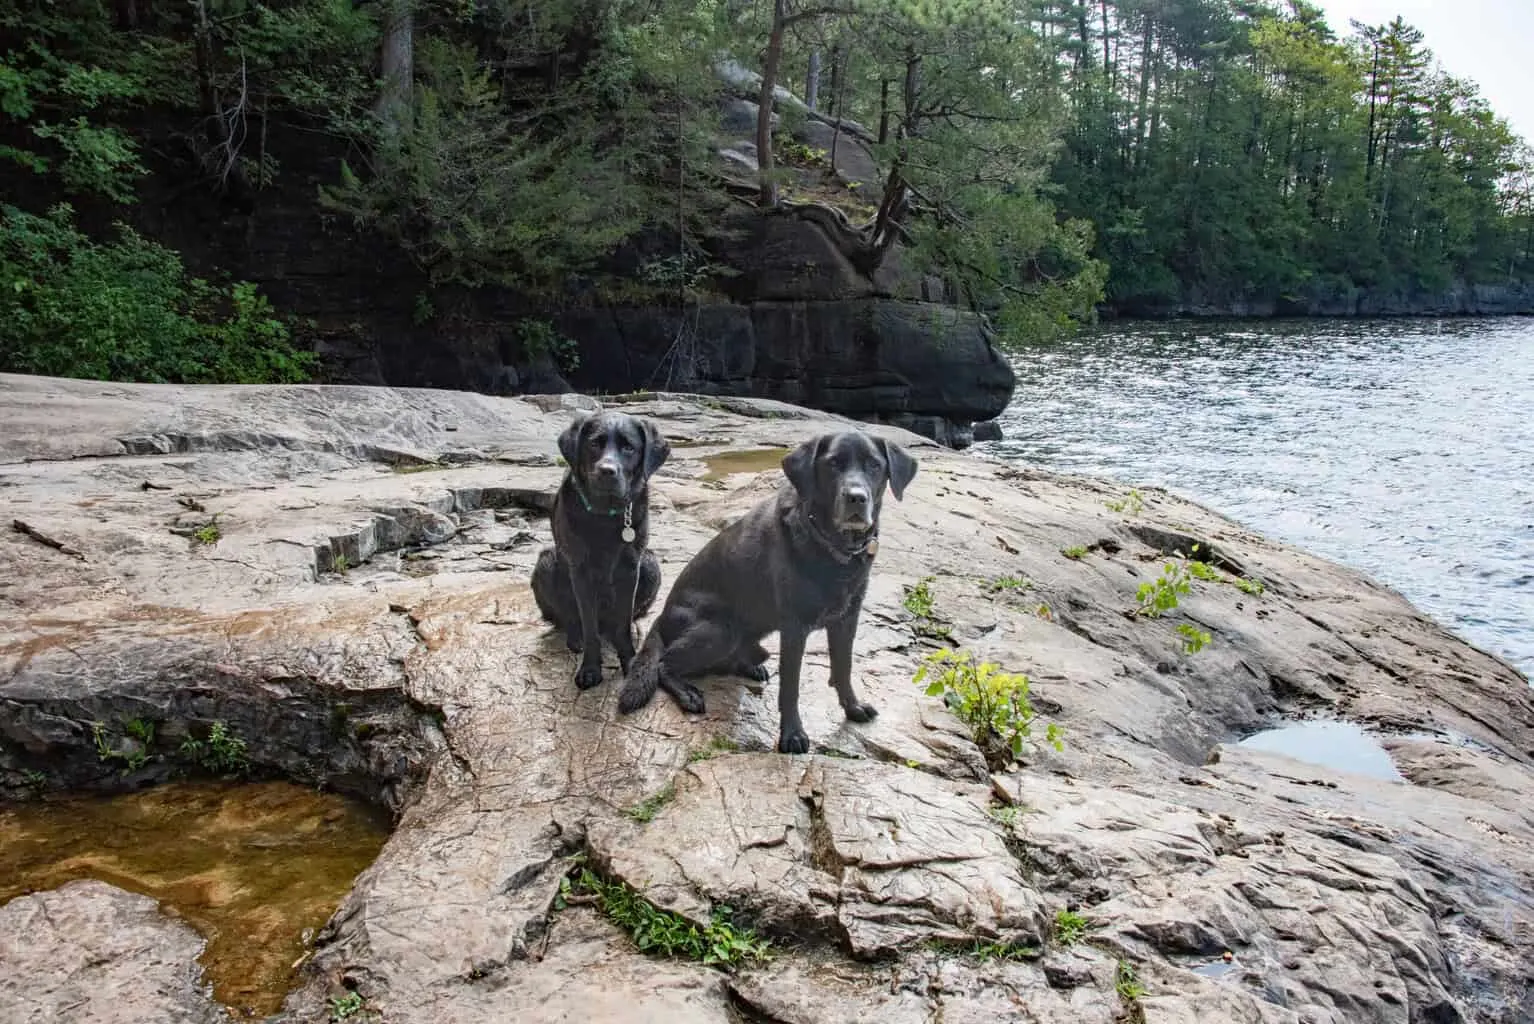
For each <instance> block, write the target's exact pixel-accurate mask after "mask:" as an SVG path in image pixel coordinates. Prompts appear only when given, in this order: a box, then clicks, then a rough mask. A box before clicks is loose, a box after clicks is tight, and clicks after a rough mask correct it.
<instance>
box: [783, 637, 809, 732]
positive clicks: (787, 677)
mask: <svg viewBox="0 0 1534 1024" xmlns="http://www.w3.org/2000/svg"><path fill="white" fill-rule="evenodd" d="M808 639H809V630H807V629H805V628H804V627H803V626H801V625H799V624H798V623H794V624H792V625H785V626H784V627H783V628H782V629H781V630H780V631H779V644H778V753H780V754H808V753H809V752H810V738H809V736H807V735H805V732H804V723H803V722H801V721H799V669H800V668H801V667H802V666H803V665H804V643H805V641H806V640H808Z"/></svg>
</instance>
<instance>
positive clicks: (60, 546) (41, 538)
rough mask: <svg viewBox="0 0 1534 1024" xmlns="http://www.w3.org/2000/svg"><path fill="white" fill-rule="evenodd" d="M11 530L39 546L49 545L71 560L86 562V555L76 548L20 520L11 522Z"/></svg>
mask: <svg viewBox="0 0 1534 1024" xmlns="http://www.w3.org/2000/svg"><path fill="white" fill-rule="evenodd" d="M11 529H13V530H15V531H16V532H17V533H20V534H23V535H25V536H27V537H31V538H32V539H33V540H35V541H37V542H38V543H39V544H45V545H47V546H48V547H50V548H52V549H53V550H55V551H57V552H60V553H61V554H65V555H69V556H70V557H71V558H78V559H79V560H80V561H82V562H83V561H85V555H84V553H83V552H81V551H78V550H76V549H75V548H72V547H70V546H69V545H68V544H65V543H64V542H63V541H61V540H54V539H53V538H52V537H50V536H48V535H47V534H46V533H43V532H41V531H39V530H37V529H34V528H33V527H32V526H31V525H29V524H27V523H24V522H22V521H21V520H20V519H12V520H11Z"/></svg>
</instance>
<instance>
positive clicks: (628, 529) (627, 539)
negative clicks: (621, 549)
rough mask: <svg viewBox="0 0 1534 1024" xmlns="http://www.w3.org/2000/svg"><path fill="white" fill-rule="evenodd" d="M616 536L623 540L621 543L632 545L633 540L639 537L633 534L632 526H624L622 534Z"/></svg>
mask: <svg viewBox="0 0 1534 1024" xmlns="http://www.w3.org/2000/svg"><path fill="white" fill-rule="evenodd" d="M618 536H620V537H622V538H623V543H625V544H632V543H634V538H635V537H637V536H639V534H637V533H635V532H634V528H633V527H632V526H625V527H624V528H623V532H622V533H620V534H619V535H618Z"/></svg>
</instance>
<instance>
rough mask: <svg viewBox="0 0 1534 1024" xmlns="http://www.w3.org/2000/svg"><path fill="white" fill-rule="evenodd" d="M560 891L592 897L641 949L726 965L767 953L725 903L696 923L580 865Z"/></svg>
mask: <svg viewBox="0 0 1534 1024" xmlns="http://www.w3.org/2000/svg"><path fill="white" fill-rule="evenodd" d="M562 893H563V894H564V899H565V902H567V903H568V902H572V901H573V900H574V898H575V897H576V896H577V895H590V896H592V897H594V898H595V900H596V903H597V906H598V907H599V908H600V909H601V911H602V913H603V914H605V915H606V916H607V917H608V919H609V920H611V921H612V922H613V923H614V924H616V925H617V926H618V927H620V928H622V929H623V930H624V931H626V932H628V933H629V937H630V938H632V939H633V940H634V945H636V946H638V947H639V949H640V951H641V952H644V953H651V954H655V955H659V956H669V957H678V958H681V959H686V960H696V961H698V962H699V963H702V964H704V965H706V966H718V967H725V968H733V967H736V966H739V965H740V964H743V963H747V962H749V961H753V960H767V959H770V958H771V956H772V944H771V943H770V942H768V941H767V940H766V939H764V938H761V937H760V936H758V935H757V934H756V933H755V932H753V931H752V930H751V929H749V928H746V927H743V926H741V925H738V924H736V923H734V921H733V920H732V916H733V912H732V911H731V909H730V908H729V907H727V906H720V907H717V908H715V910H714V915H713V918H712V920H710V921H709V924H708V927H706V928H699V927H698V926H697V925H695V924H693V923H692V922H691V921H688V920H687V919H686V918H683V917H682V916H681V915H679V914H674V913H672V912H671V911H669V910H661V909H660V908H659V907H657V906H655V904H653V903H651V902H650V901H649V900H647V899H645V898H644V897H643V896H641V895H639V894H638V893H637V892H635V891H634V890H633V889H630V888H629V887H628V886H627V885H624V884H623V883H622V882H609V881H607V880H605V879H603V878H601V877H600V876H598V875H597V874H596V873H594V872H593V871H592V870H591V869H590V868H584V867H583V868H581V869H580V874H579V875H577V876H576V877H575V880H574V881H573V882H572V883H571V884H570V886H569V888H568V889H564V888H562Z"/></svg>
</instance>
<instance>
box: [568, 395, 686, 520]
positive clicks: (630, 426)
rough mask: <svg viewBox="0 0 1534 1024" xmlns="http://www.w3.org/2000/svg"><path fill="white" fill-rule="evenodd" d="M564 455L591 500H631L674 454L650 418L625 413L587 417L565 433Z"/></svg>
mask: <svg viewBox="0 0 1534 1024" xmlns="http://www.w3.org/2000/svg"><path fill="white" fill-rule="evenodd" d="M559 454H561V455H563V456H564V458H565V462H566V463H568V464H569V466H570V474H571V476H573V477H574V478H575V482H576V484H577V485H578V486H579V487H580V489H581V491H582V492H583V493H584V494H586V495H587V498H588V500H593V501H603V502H609V503H615V502H627V501H631V500H633V498H634V497H635V496H636V495H638V494H639V493H640V492H642V491H643V490H644V486H645V483H646V481H648V480H649V479H650V476H651V474H653V473H654V472H655V471H656V470H657V469H659V468H660V467H661V465H662V464H663V463H664V462H665V461H666V459H667V458H668V457H669V456H670V455H671V445H670V444H668V443H667V442H666V439H665V438H664V437H661V435H660V431H659V430H657V429H655V424H653V423H651V422H650V421H649V420H642V419H637V418H636V417H633V416H629V415H627V414H625V413H621V412H602V413H596V414H595V415H591V416H582V417H580V418H579V419H577V420H576V421H575V422H573V423H571V424H570V425H569V426H568V427H566V428H565V430H564V433H562V434H560V435H559Z"/></svg>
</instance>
